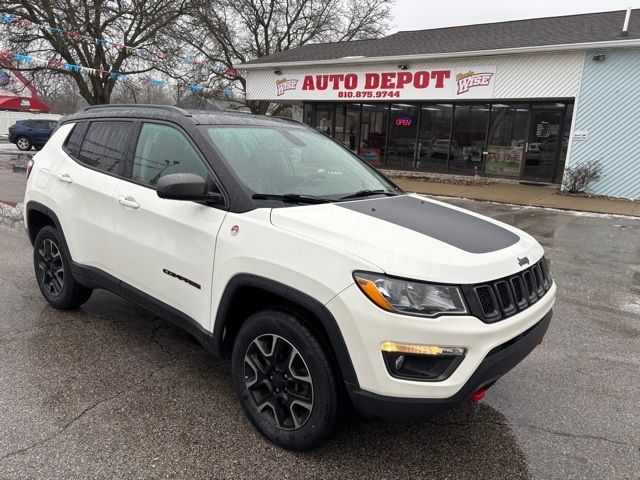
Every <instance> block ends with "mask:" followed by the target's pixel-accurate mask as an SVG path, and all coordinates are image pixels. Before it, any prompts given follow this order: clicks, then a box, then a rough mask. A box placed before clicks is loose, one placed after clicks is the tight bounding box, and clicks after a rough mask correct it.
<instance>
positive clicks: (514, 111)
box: [484, 103, 530, 177]
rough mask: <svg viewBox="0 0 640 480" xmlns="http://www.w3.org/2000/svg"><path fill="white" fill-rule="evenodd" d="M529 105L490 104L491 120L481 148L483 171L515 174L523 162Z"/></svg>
mask: <svg viewBox="0 0 640 480" xmlns="http://www.w3.org/2000/svg"><path fill="white" fill-rule="evenodd" d="M529 113H530V109H529V105H528V104H522V105H503V104H499V103H494V104H493V105H492V106H491V122H490V124H489V137H488V139H487V150H486V151H485V152H484V173H486V174H488V175H502V176H508V177H519V176H520V172H522V166H523V162H524V154H525V152H524V150H525V145H526V143H527V133H528V126H529Z"/></svg>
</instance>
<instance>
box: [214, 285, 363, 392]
mask: <svg viewBox="0 0 640 480" xmlns="http://www.w3.org/2000/svg"><path fill="white" fill-rule="evenodd" d="M245 287H250V288H255V289H260V290H263V291H265V292H267V293H271V294H274V295H277V296H279V297H282V298H284V299H285V300H287V301H289V302H291V303H292V304H294V305H298V306H300V307H301V308H304V309H305V310H308V311H309V312H310V313H312V314H313V315H314V316H315V317H316V318H317V319H318V320H319V321H320V324H321V325H320V327H322V329H323V330H324V332H325V333H326V337H327V339H328V341H329V347H330V348H331V349H332V351H333V354H334V355H335V357H336V360H337V363H338V367H339V369H340V372H341V374H342V378H343V380H344V382H345V383H346V384H347V386H348V387H349V388H351V387H357V386H358V379H357V375H356V372H355V369H354V367H353V362H352V361H351V356H350V355H349V350H348V348H347V344H346V343H345V341H344V337H343V336H342V332H341V330H340V327H339V326H338V322H337V321H336V319H335V317H334V316H333V315H332V314H331V312H330V311H329V310H328V309H327V307H326V306H324V305H323V304H322V303H320V302H319V301H317V300H316V299H314V298H313V297H310V296H309V295H307V294H306V293H304V292H301V291H299V290H296V289H295V288H292V287H289V286H288V285H285V284H283V283H280V282H277V281H275V280H272V279H269V278H265V277H261V276H258V275H253V274H249V273H239V274H236V275H235V276H234V277H232V278H231V279H230V280H229V282H228V283H227V285H226V287H225V289H224V292H223V294H222V297H221V299H220V303H219V304H218V309H217V312H216V316H215V323H214V327H213V338H214V342H215V351H216V352H219V353H220V354H222V352H223V342H224V337H225V335H224V334H225V327H226V324H227V321H228V320H229V318H228V317H229V312H230V310H231V308H232V305H233V301H234V297H235V295H236V294H237V293H238V291H239V290H240V289H242V288H245Z"/></svg>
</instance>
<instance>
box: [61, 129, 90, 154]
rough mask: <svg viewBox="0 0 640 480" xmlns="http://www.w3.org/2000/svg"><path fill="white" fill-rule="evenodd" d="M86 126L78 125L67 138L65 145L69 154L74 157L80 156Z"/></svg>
mask: <svg viewBox="0 0 640 480" xmlns="http://www.w3.org/2000/svg"><path fill="white" fill-rule="evenodd" d="M86 126H87V125H86V123H76V124H75V125H74V126H73V130H71V134H70V135H69V136H68V137H67V140H66V142H65V144H64V146H65V147H66V149H67V150H68V152H69V153H70V154H71V155H73V156H74V157H76V156H77V155H78V150H79V149H80V142H81V141H82V136H83V135H84V130H85V127H86Z"/></svg>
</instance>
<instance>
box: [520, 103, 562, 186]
mask: <svg viewBox="0 0 640 480" xmlns="http://www.w3.org/2000/svg"><path fill="white" fill-rule="evenodd" d="M552 108H553V109H552V110H551V109H546V108H545V106H544V105H534V106H533V112H532V114H531V126H530V127H529V141H528V143H527V147H526V154H525V162H524V170H523V172H522V177H523V178H525V179H528V180H536V181H540V182H552V181H553V180H554V176H555V171H556V164H557V162H558V157H559V153H560V148H561V140H562V133H563V131H562V123H563V120H564V114H565V105H564V104H561V103H558V104H555V105H554V106H553V107H552Z"/></svg>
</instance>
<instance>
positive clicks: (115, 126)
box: [78, 122, 132, 175]
mask: <svg viewBox="0 0 640 480" xmlns="http://www.w3.org/2000/svg"><path fill="white" fill-rule="evenodd" d="M131 128H132V124H131V123H130V122H92V123H91V124H89V128H88V129H87V133H86V134H85V136H84V140H83V142H82V146H81V147H80V152H79V153H78V160H80V161H81V162H82V163H84V164H86V165H88V166H90V167H94V168H97V169H99V170H103V171H105V172H108V173H113V174H115V175H122V174H123V172H124V163H125V156H126V150H127V146H128V139H129V132H130V131H131Z"/></svg>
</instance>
